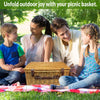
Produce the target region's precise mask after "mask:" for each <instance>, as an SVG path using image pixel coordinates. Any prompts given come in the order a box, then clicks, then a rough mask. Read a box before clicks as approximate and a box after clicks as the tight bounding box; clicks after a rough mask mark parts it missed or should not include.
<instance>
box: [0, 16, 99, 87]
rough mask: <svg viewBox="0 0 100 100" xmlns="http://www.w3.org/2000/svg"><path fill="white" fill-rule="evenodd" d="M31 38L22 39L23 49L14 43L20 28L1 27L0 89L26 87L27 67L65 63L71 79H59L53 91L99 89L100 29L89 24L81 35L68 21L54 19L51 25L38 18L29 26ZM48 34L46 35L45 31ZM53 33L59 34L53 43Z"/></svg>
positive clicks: (12, 25) (83, 27)
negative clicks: (51, 62)
mask: <svg viewBox="0 0 100 100" xmlns="http://www.w3.org/2000/svg"><path fill="white" fill-rule="evenodd" d="M30 30H31V34H27V35H25V36H23V37H22V38H21V43H22V46H23V49H22V47H21V46H20V45H19V44H17V43H15V41H16V40H17V27H16V25H14V24H11V23H5V24H3V25H2V26H1V35H2V37H3V38H4V43H3V44H1V45H0V85H12V84H13V83H15V82H18V81H19V82H20V83H25V82H26V81H25V73H24V67H25V66H26V65H27V64H28V63H30V62H32V61H34V62H49V59H50V56H51V52H52V54H53V61H54V62H55V61H56V62H64V63H66V64H67V65H68V66H69V67H70V68H71V70H70V76H61V77H60V78H59V83H60V86H56V85H51V86H50V88H51V89H58V88H61V89H62V88H65V89H78V88H90V87H92V86H100V77H99V75H100V60H99V59H100V47H99V44H98V39H99V35H100V31H99V27H98V26H97V25H96V24H92V23H91V24H86V25H83V26H82V27H81V32H80V31H78V30H71V29H70V28H69V26H68V23H67V22H66V20H64V19H62V18H55V19H54V20H53V21H52V23H51V24H50V23H49V21H48V20H47V19H45V18H44V17H43V16H41V15H38V16H35V17H34V18H33V19H32V21H31V23H30ZM43 30H45V34H43V33H42V31H43ZM52 32H54V33H55V34H56V36H55V37H54V39H52Z"/></svg>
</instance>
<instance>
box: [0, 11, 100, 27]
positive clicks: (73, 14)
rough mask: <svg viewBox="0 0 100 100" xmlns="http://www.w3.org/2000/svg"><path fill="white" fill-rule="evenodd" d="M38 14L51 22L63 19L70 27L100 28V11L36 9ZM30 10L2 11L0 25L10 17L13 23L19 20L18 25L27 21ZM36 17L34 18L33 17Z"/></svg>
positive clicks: (0, 12)
mask: <svg viewBox="0 0 100 100" xmlns="http://www.w3.org/2000/svg"><path fill="white" fill-rule="evenodd" d="M34 12H35V13H36V14H40V15H43V16H44V17H45V18H47V19H48V20H49V21H50V22H51V21H52V19H53V18H55V17H61V18H64V19H66V20H67V21H68V23H69V25H70V26H81V25H83V24H87V23H95V24H97V25H99V26H100V9H34ZM27 14H28V10H24V9H0V23H1V25H2V24H3V23H4V19H5V17H10V20H11V22H14V19H16V18H17V19H18V21H17V22H18V23H21V22H23V21H25V20H27V19H26V18H25V17H26V16H27ZM33 17H34V16H33Z"/></svg>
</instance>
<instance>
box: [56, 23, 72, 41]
mask: <svg viewBox="0 0 100 100" xmlns="http://www.w3.org/2000/svg"><path fill="white" fill-rule="evenodd" d="M56 32H57V36H58V37H59V38H60V39H61V40H63V41H64V42H69V41H70V39H71V34H70V31H69V28H67V27H66V26H65V25H64V26H63V27H61V28H60V29H57V30H56Z"/></svg>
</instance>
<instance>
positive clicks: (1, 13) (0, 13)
mask: <svg viewBox="0 0 100 100" xmlns="http://www.w3.org/2000/svg"><path fill="white" fill-rule="evenodd" d="M0 21H1V25H2V24H3V23H4V16H3V11H0Z"/></svg>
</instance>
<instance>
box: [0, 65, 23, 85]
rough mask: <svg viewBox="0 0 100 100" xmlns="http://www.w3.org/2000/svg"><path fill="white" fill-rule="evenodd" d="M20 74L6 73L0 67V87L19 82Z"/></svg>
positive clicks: (14, 72) (16, 72)
mask: <svg viewBox="0 0 100 100" xmlns="http://www.w3.org/2000/svg"><path fill="white" fill-rule="evenodd" d="M20 77H21V73H20V72H18V71H7V70H4V69H2V68H1V67H0V85H11V84H12V83H15V82H17V81H20Z"/></svg>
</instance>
